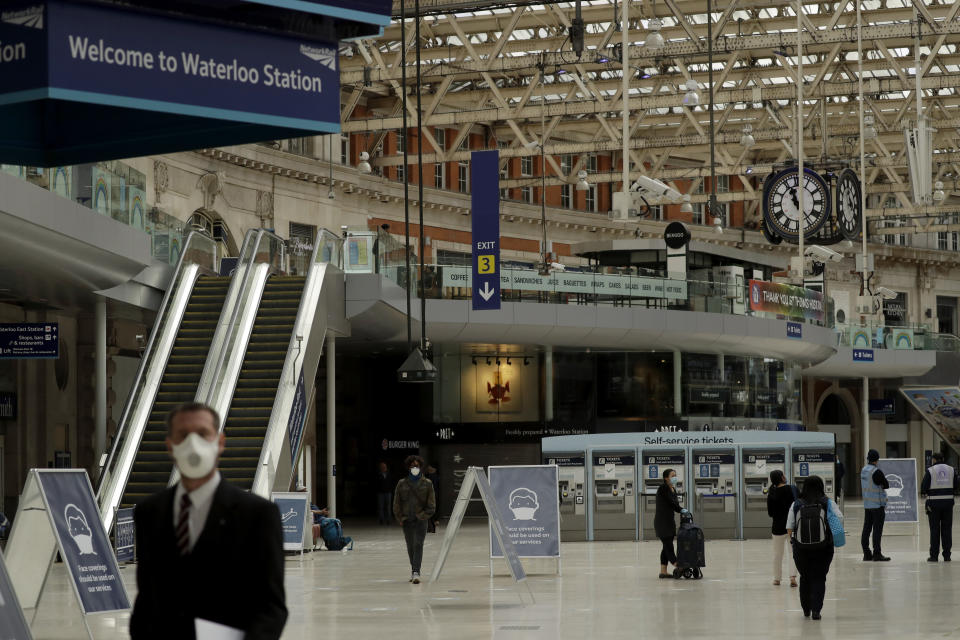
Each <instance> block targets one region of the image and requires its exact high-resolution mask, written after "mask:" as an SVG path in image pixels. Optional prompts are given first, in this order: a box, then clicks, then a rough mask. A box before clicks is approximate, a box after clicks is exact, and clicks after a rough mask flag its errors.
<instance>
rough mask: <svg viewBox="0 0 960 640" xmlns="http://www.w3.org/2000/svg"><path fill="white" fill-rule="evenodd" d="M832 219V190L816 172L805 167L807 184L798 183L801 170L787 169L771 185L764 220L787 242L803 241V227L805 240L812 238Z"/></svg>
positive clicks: (768, 187) (804, 180)
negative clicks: (801, 235) (801, 234)
mask: <svg viewBox="0 0 960 640" xmlns="http://www.w3.org/2000/svg"><path fill="white" fill-rule="evenodd" d="M801 201H802V211H801ZM829 218H830V190H829V188H828V187H827V183H826V181H824V179H823V178H821V177H820V174H818V173H817V172H816V171H814V170H812V169H809V168H807V167H804V170H803V183H802V184H798V181H797V169H796V168H795V167H794V168H790V169H785V170H783V171H781V172H780V173H778V174H776V175H774V176H773V177H772V178H771V179H770V180H769V182H768V183H767V186H766V188H765V189H764V197H763V219H764V221H765V222H766V223H767V225H768V228H769V229H770V231H772V232H773V233H775V234H777V235H779V236H781V237H783V238H784V239H785V240H790V241H797V240H799V238H800V229H801V225H802V227H803V231H804V239H807V238H810V237H812V236H813V235H815V234H816V233H817V231H819V230H820V228H821V227H822V226H823V225H824V223H826V221H827V220H828V219H829Z"/></svg>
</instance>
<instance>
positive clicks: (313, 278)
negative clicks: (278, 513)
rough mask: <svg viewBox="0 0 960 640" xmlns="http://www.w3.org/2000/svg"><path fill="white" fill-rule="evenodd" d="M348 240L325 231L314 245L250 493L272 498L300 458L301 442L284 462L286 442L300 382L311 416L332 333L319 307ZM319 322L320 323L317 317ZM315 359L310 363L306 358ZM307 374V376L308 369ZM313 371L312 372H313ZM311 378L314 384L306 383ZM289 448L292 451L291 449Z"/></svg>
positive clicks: (320, 232) (321, 231)
mask: <svg viewBox="0 0 960 640" xmlns="http://www.w3.org/2000/svg"><path fill="white" fill-rule="evenodd" d="M342 245H343V239H342V238H341V237H340V236H338V235H336V234H334V233H332V232H330V231H328V230H326V229H320V230H319V231H318V233H317V237H316V241H315V242H314V247H313V254H312V255H311V259H310V266H309V268H308V271H307V278H306V280H305V282H304V285H303V292H302V293H301V295H300V306H299V308H298V310H297V317H296V319H295V320H294V324H293V331H292V332H291V334H290V343H289V345H288V346H287V355H286V357H285V358H284V362H283V369H282V370H281V373H280V380H279V382H278V385H277V394H276V396H275V398H274V401H273V409H272V410H271V412H270V419H269V421H268V422H267V430H266V433H265V434H264V438H263V446H262V448H261V450H260V460H259V461H258V463H257V469H256V473H255V475H254V480H253V485H252V486H251V489H250V491H251V493H254V494H256V495H260V496H264V497H269V495H270V492H271V491H273V489H274V486H273V485H274V478H275V477H276V473H277V471H278V469H284V470H286V469H290V470H291V471H292V468H293V461H294V460H296V458H297V455H298V454H299V446H300V444H302V439H301V440H300V441H298V442H297V443H296V445H297V450H296V451H294V450H292V449H291V450H290V460H289V461H288V460H286V459H284V458H283V457H282V452H283V451H284V449H285V447H284V444H285V440H286V439H288V437H289V433H288V427H289V422H290V416H291V413H292V412H293V411H295V410H296V407H294V406H293V403H294V399H295V396H296V394H297V387H298V386H299V381H300V378H301V377H303V379H304V386H305V389H304V403H305V404H304V406H303V407H302V409H303V415H302V416H301V419H303V420H306V413H307V412H308V410H309V404H308V403H309V401H310V397H309V393H310V390H309V388H306V387H308V385H309V386H312V384H313V378H314V377H315V376H316V369H317V367H318V366H319V359H320V353H321V352H322V350H323V346H324V344H323V343H324V335H325V334H326V331H327V326H326V313H325V310H324V309H323V308H322V305H321V304H320V296H321V295H322V292H323V282H324V279H325V277H326V274H327V271H328V267H329V266H330V265H331V264H333V265H334V266H337V265H339V263H340V260H341V259H342V250H341V247H342ZM318 316H319V317H318ZM308 353H309V354H310V357H309V358H308V355H307V354H308ZM305 363H308V364H307V368H308V370H307V371H304V364H305ZM311 369H312V371H311ZM307 374H309V380H307ZM288 447H289V445H288Z"/></svg>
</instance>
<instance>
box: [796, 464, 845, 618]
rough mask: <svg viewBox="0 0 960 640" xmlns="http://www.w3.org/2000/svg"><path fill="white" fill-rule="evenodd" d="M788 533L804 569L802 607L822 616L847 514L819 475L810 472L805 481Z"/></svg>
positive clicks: (809, 613) (798, 568)
mask: <svg viewBox="0 0 960 640" xmlns="http://www.w3.org/2000/svg"><path fill="white" fill-rule="evenodd" d="M834 530H836V532H837V533H834ZM787 534H788V535H789V536H790V542H791V544H792V545H793V561H794V563H796V565H797V571H798V572H799V573H800V589H799V591H800V607H801V608H802V609H803V615H804V616H805V617H810V615H811V614H813V619H814V620H819V619H820V610H821V609H823V598H824V595H825V594H826V590H827V572H828V571H830V563H831V562H832V561H833V547H834V544H835V543H836V544H837V545H840V544H843V540H842V537H843V514H842V513H840V508H839V507H837V503H836V502H834V501H833V500H830V499H829V498H828V497H827V496H826V494H825V492H824V487H823V479H822V478H820V477H819V476H810V477H809V478H807V480H806V481H805V482H804V483H803V489H802V490H801V491H800V497H799V499H798V500H797V501H796V502H794V503H793V505H792V506H791V507H790V512H789V513H788V514H787ZM835 537H836V538H837V539H836V541H835V540H834V538H835Z"/></svg>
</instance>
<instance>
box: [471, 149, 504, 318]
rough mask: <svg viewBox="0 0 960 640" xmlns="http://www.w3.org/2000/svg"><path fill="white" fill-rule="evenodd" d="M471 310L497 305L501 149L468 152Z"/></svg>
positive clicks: (498, 293) (498, 286)
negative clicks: (470, 220) (469, 173)
mask: <svg viewBox="0 0 960 640" xmlns="http://www.w3.org/2000/svg"><path fill="white" fill-rule="evenodd" d="M470 172H471V183H472V184H471V187H472V189H471V191H472V193H471V196H470V205H471V216H470V217H471V219H472V232H473V235H472V238H471V244H472V245H473V261H472V262H473V272H472V275H473V278H472V283H473V287H472V289H473V310H474V311H482V310H496V309H499V308H500V153H499V152H498V151H496V150H493V151H474V152H473V153H471V154H470Z"/></svg>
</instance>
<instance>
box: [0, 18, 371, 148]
mask: <svg viewBox="0 0 960 640" xmlns="http://www.w3.org/2000/svg"><path fill="white" fill-rule="evenodd" d="M285 4H287V5H288V6H289V5H291V3H290V2H286V3H285ZM299 4H301V5H312V4H314V3H308V2H300V3H299ZM344 4H346V2H344ZM351 4H352V5H362V4H363V2H360V3H351ZM344 10H345V9H344ZM0 11H2V16H3V17H2V20H0V162H14V163H19V164H35V165H40V166H51V165H54V164H71V163H76V162H79V161H85V160H93V159H107V158H108V157H119V156H122V155H124V154H125V155H127V156H130V155H136V156H142V155H148V154H151V153H158V152H163V149H167V150H174V149H185V148H197V147H202V146H216V142H217V141H219V142H220V144H235V143H241V142H248V141H251V140H254V139H261V140H262V139H269V138H281V137H292V136H294V135H297V134H298V133H299V135H311V134H316V133H326V132H335V131H338V130H339V128H340V79H339V73H338V68H337V63H338V57H339V56H338V43H337V42H336V36H335V35H334V34H333V33H332V32H331V33H330V35H329V36H327V39H326V40H324V39H318V38H312V37H308V36H298V35H293V34H290V33H281V32H276V31H274V32H269V31H265V30H263V31H258V30H253V29H242V28H234V27H232V26H225V25H223V24H214V23H212V22H205V21H200V20H191V19H188V18H186V17H182V16H174V15H172V14H166V15H161V14H159V13H146V12H140V11H134V10H129V9H128V8H123V7H118V6H104V5H98V4H93V3H69V2H65V1H62V0H60V1H58V0H49V1H48V2H23V3H19V4H12V3H4V6H3V9H2V10H0ZM51 103H52V104H59V105H61V108H62V109H63V112H62V113H61V112H60V111H56V110H54V111H53V115H50V114H49V113H48V112H49V111H50V109H44V108H43V107H44V106H45V105H46V106H49V105H50V104H51ZM54 117H55V118H57V119H58V120H57V122H60V120H62V122H60V124H59V125H58V126H57V127H56V133H55V134H54V133H52V130H51V129H50V127H49V126H46V125H45V122H46V119H47V118H54ZM188 133H189V134H190V135H189V136H188V135H185V134H188ZM125 145H126V146H125ZM132 145H135V146H132Z"/></svg>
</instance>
